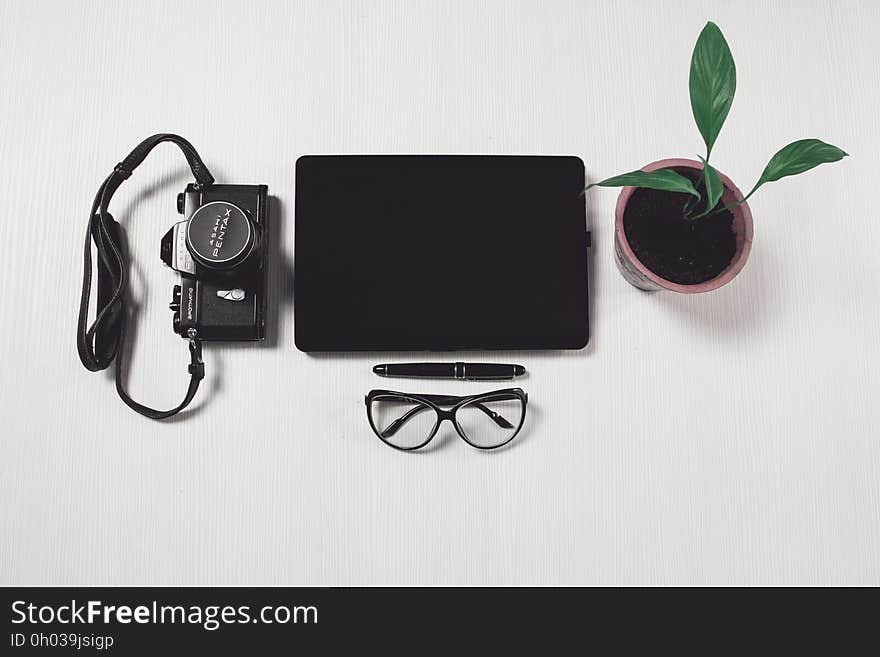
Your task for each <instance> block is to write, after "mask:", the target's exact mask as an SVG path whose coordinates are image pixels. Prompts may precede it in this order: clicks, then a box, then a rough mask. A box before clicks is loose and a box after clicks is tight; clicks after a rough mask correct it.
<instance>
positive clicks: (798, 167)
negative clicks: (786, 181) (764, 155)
mask: <svg viewBox="0 0 880 657" xmlns="http://www.w3.org/2000/svg"><path fill="white" fill-rule="evenodd" d="M847 155H849V153H845V152H844V151H842V150H840V149H839V148H838V147H837V146H832V145H831V144H826V143H825V142H824V141H820V140H819V139H801V140H799V141H793V142H791V143H790V144H789V145H788V146H785V147H783V148H782V149H780V150H779V151H778V152H777V153H776V155H774V156H773V157H771V158H770V162H768V163H767V166H766V167H764V173H762V174H761V177H760V178H759V179H758V183H757V184H756V185H755V187H754V189H752V191H751V192H749V196H751V195H752V194H754V193H755V190H756V189H758V187H760V186H761V185H763V184H764V183H768V182H774V181H776V180H779V179H780V178H785V177H786V176H796V175H797V174H799V173H803V172H804V171H809V170H810V169H812V168H813V167H817V166H819V165H820V164H825V163H826V162H837V161H838V160H842V159H843V158H845V157H846V156H847Z"/></svg>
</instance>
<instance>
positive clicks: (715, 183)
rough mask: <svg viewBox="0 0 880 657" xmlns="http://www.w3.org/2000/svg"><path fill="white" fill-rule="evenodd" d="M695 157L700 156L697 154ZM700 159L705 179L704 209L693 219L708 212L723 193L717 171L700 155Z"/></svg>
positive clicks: (722, 186) (722, 185)
mask: <svg viewBox="0 0 880 657" xmlns="http://www.w3.org/2000/svg"><path fill="white" fill-rule="evenodd" d="M697 157H700V156H699V155H697ZM700 161H701V162H702V163H703V177H704V178H705V181H706V211H705V212H703V213H702V214H699V215H697V216H696V217H694V219H699V218H700V217H704V216H706V215H707V214H709V213H710V212H711V211H712V210H713V209H714V208H715V206H716V205H717V204H718V201H719V200H720V199H721V195H722V194H723V193H724V184H723V183H722V182H721V176H720V175H719V173H718V172H717V171H716V170H715V168H714V167H713V166H712V165H711V164H709V163H708V162H706V160H704V159H703V158H702V157H700Z"/></svg>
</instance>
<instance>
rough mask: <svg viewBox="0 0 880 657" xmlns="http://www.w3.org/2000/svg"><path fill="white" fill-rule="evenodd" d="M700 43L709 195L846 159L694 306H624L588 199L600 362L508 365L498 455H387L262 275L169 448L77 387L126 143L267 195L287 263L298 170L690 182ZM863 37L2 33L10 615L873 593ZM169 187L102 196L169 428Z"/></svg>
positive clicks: (485, 6) (416, 12)
mask: <svg viewBox="0 0 880 657" xmlns="http://www.w3.org/2000/svg"><path fill="white" fill-rule="evenodd" d="M707 19H713V20H715V21H716V22H718V24H719V25H721V27H722V29H723V30H724V32H725V34H726V36H727V38H728V40H729V42H730V44H731V47H732V50H733V53H734V56H735V58H736V62H737V68H738V73H739V88H738V90H737V97H736V101H735V102H734V105H733V110H732V112H731V114H730V117H729V119H728V122H727V125H726V126H725V128H724V130H723V132H722V134H721V137H720V139H719V141H718V144H717V146H716V150H715V153H714V154H713V156H714V157H715V162H716V166H718V167H719V168H720V169H721V170H722V171H724V172H726V173H727V174H729V175H730V176H731V177H732V178H733V179H734V180H736V181H738V182H739V183H740V184H741V186H743V187H748V186H750V185H751V183H752V182H753V181H754V180H755V179H756V177H757V176H758V174H759V173H760V170H761V168H762V167H763V165H764V164H765V162H766V161H767V159H768V158H769V156H770V155H771V154H772V153H773V152H774V151H775V150H776V149H777V148H779V147H781V146H782V145H784V144H785V143H787V142H788V141H791V140H793V139H797V138H802V137H819V138H824V139H827V140H829V141H832V142H833V143H836V144H838V145H840V146H842V147H843V148H845V149H846V150H848V151H849V152H851V153H852V157H850V158H848V159H847V160H845V161H844V162H842V163H840V164H836V165H833V166H828V167H823V168H821V169H817V170H815V171H812V172H810V173H807V174H805V175H803V176H801V177H798V178H793V179H790V180H785V181H782V182H779V183H776V184H773V185H768V186H767V187H766V188H764V189H763V190H762V191H761V192H760V193H759V194H757V195H756V196H755V197H754V200H753V203H752V208H753V213H754V216H755V243H754V249H753V251H752V256H751V259H750V261H749V263H748V264H747V266H746V268H745V270H744V271H743V273H742V275H741V276H740V277H739V278H738V279H737V280H736V281H734V282H733V283H732V284H731V285H729V286H728V287H726V288H724V289H722V290H719V291H718V292H716V293H713V294H710V295H705V296H700V297H695V298H690V297H684V296H673V295H671V294H665V293H663V294H655V295H645V294H642V293H639V292H637V291H636V290H634V289H633V288H631V287H630V286H628V285H627V284H626V283H625V282H624V281H623V279H622V278H621V277H620V276H619V275H618V274H617V272H616V270H615V268H614V264H613V260H612V251H611V233H612V222H613V208H614V202H615V198H616V192H615V191H614V190H595V191H594V192H591V193H590V197H589V206H590V212H589V214H590V220H591V222H592V225H593V230H594V238H595V247H596V248H595V249H594V254H595V261H594V266H593V270H592V273H593V276H594V283H593V294H594V297H593V308H594V314H593V321H592V329H593V341H592V344H591V345H590V347H589V348H588V349H586V350H584V351H583V352H578V353H552V354H551V353H540V354H528V355H521V354H500V355H497V358H498V359H499V360H508V359H515V360H517V361H522V362H523V363H524V364H525V365H526V366H527V367H528V369H529V371H530V375H529V377H528V378H527V379H526V380H524V382H523V384H522V385H523V387H524V388H526V389H527V390H528V392H529V395H530V400H531V404H532V405H531V408H530V418H529V426H528V431H527V433H526V435H525V436H523V439H521V440H520V441H519V443H518V444H516V446H515V447H513V448H511V449H509V450H507V451H505V452H503V453H500V454H483V453H479V452H476V451H475V450H472V449H470V448H468V447H467V446H466V445H464V443H462V442H460V441H457V440H449V441H446V442H445V443H444V444H442V446H441V448H440V449H437V450H434V451H432V452H431V453H428V454H419V455H406V454H399V453H395V452H393V451H391V450H390V449H387V448H385V447H384V446H382V445H381V444H380V443H379V441H378V440H376V439H375V437H373V436H372V434H371V433H370V432H369V430H368V428H367V425H366V422H365V417H364V409H363V402H362V398H363V394H364V393H365V392H366V391H367V390H368V389H370V388H371V387H377V386H378V384H379V383H381V381H379V380H377V379H376V378H375V377H373V375H372V374H371V373H370V365H371V364H373V363H374V362H376V361H377V360H380V357H379V356H376V355H349V356H341V355H340V356H322V357H310V356H306V355H304V354H301V353H299V352H297V351H296V350H295V349H294V347H293V308H292V305H291V303H290V293H291V287H290V280H289V277H288V276H286V275H282V274H277V275H276V276H275V277H274V278H275V283H276V286H277V287H278V288H279V295H278V297H276V298H277V299H283V303H281V304H280V306H281V307H280V319H281V322H280V335H279V342H278V344H277V346H275V347H271V346H270V347H264V348H235V347H219V348H218V347H215V346H210V347H208V348H207V350H206V361H207V370H208V379H207V380H206V385H205V389H204V392H203V393H202V394H201V395H200V399H199V406H198V412H197V413H196V414H195V415H194V416H192V417H190V418H188V419H186V420H181V421H178V422H171V423H166V424H159V423H155V422H151V421H149V420H144V419H141V418H139V417H137V416H135V415H134V414H132V412H131V411H129V410H128V409H127V408H125V407H124V406H123V405H122V403H121V402H119V400H118V399H117V398H116V396H115V393H114V391H113V386H112V382H111V379H110V378H109V376H106V375H105V374H89V373H87V372H86V371H85V370H84V369H83V368H82V367H81V366H80V364H79V361H78V359H77V357H76V352H75V346H74V322H75V316H76V308H77V303H78V296H79V291H78V287H79V277H80V275H81V273H80V270H81V263H80V257H81V242H82V233H83V229H84V225H85V221H86V218H87V209H88V207H89V204H90V202H91V198H92V194H94V191H95V189H96V188H97V186H98V184H99V182H100V181H101V179H102V178H103V176H104V175H105V174H106V172H107V171H109V169H110V167H112V165H113V164H114V163H115V162H117V161H118V160H119V159H120V158H121V157H122V156H123V155H124V154H125V153H126V152H127V151H128V150H129V149H130V148H131V147H132V146H133V145H134V144H135V143H137V142H138V141H139V140H140V139H141V138H143V137H144V136H146V135H148V134H151V133H154V132H158V131H174V132H178V133H180V134H183V135H185V136H187V137H188V138H189V139H190V140H191V141H192V142H193V143H194V144H195V145H196V146H197V148H198V149H199V150H200V152H201V153H202V155H203V156H204V158H205V159H206V161H207V162H208V163H209V165H210V167H211V169H212V170H213V171H214V173H215V175H217V177H218V179H220V180H222V181H229V182H265V183H268V185H269V187H270V190H271V191H272V192H273V193H274V194H275V195H276V196H277V197H278V198H279V201H280V205H281V220H282V221H283V223H284V228H283V231H284V233H283V244H282V251H283V253H284V254H285V257H286V258H287V259H289V258H290V255H291V254H292V251H293V238H294V236H293V230H292V226H293V212H292V208H293V201H294V177H293V164H294V161H295V159H296V157H297V156H299V155H301V154H305V153H505V154H516V153H527V154H530V153H539V154H576V155H579V156H581V157H583V159H584V160H585V162H586V163H587V171H588V176H590V178H591V179H593V180H595V179H598V178H600V177H605V176H608V175H611V174H615V173H619V172H622V171H626V170H630V169H633V168H635V167H637V166H641V165H643V164H645V163H647V162H649V161H652V160H654V159H657V158H660V157H664V156H693V155H694V154H695V153H697V152H700V150H701V148H700V138H699V134H698V132H697V130H696V128H695V127H694V125H693V120H692V117H691V115H690V110H689V104H688V94H687V71H688V62H689V57H690V51H691V48H692V46H693V42H694V40H695V38H696V36H697V34H698V32H699V30H700V28H701V27H702V25H703V24H704V23H705V21H706V20H707ZM878 24H880V5H878V4H877V3H876V2H873V1H868V0H865V1H863V2H835V1H825V2H821V1H818V0H813V1H798V2H795V1H793V0H791V1H784V2H783V1H777V2H766V1H752V0H747V1H746V0H744V1H741V2H736V3H733V2H720V1H719V2H711V1H707V0H702V1H700V2H692V1H684V0H670V1H666V2H662V3H659V2H647V1H645V2H633V1H628V2H623V1H621V0H614V1H609V2H584V1H571V2H563V1H552V0H550V1H548V0H545V1H543V2H538V1H530V2H520V1H516V2H514V1H507V2H503V1H497V2H466V1H460V2H443V1H437V0H431V1H416V2H412V1H409V2H404V1H398V2H328V1H326V0H313V1H308V2H307V1H299V2H295V1H294V2H277V3H269V2H262V3H252V2H210V3H207V2H187V3H180V2H113V3H110V2H86V3H67V2H43V1H9V0H2V1H0V189H2V200H3V208H4V216H3V218H2V220H0V244H2V245H3V248H2V257H0V290H2V294H3V302H2V304H0V325H2V326H3V336H4V343H5V347H4V357H3V363H2V368H0V377H2V396H0V410H2V418H3V420H2V421H3V428H2V439H0V523H2V531H0V583H2V584H245V583H247V584H353V585H359V584H413V583H424V584H469V583H473V584H517V583H518V584H539V583H559V584H569V583H570V584H594V583H607V584H646V583H647V584H670V583H674V584H703V583H722V584H723V583H729V584H788V583H798V584H874V585H877V584H880V556H878V551H880V447H878V439H880V411H878V407H877V404H876V399H877V393H878V390H880V380H878V378H880V377H878V373H877V367H878V355H880V347H878V342H880V331H878V325H880V309H878V304H877V290H878V283H880V265H878V256H877V254H878V247H880V221H878V218H877V202H876V193H875V188H876V181H877V180H878V179H880V169H878V164H877V162H878V153H880V128H878V118H877V117H878V113H877V108H878V106H880V97H878V96H880V86H878V83H877V81H878V77H877V71H878V63H877V62H878V61H880V48H878V43H877V39H876V34H875V32H876V26H877V25H878ZM186 180H187V172H186V171H185V169H184V166H183V163H182V161H181V158H180V157H179V155H178V154H177V153H176V152H175V151H174V149H173V147H171V146H167V147H163V148H161V149H159V150H158V151H157V152H156V153H155V155H154V156H153V157H152V159H150V160H148V161H147V163H146V164H144V165H143V167H142V168H141V169H139V170H138V171H137V173H136V174H135V176H134V178H132V180H131V181H130V182H129V183H128V184H127V185H126V186H125V187H123V189H122V190H121V191H120V192H119V194H118V195H117V198H116V199H114V212H115V214H116V215H117V216H118V217H120V218H122V220H123V223H124V224H125V226H126V230H127V231H128V236H129V240H130V243H131V247H132V251H133V253H134V258H135V261H136V268H135V274H134V287H135V291H136V296H137V299H138V302H139V304H140V310H141V312H142V316H141V321H142V324H141V326H140V328H139V330H138V333H137V341H136V345H135V348H134V362H133V365H132V372H131V379H132V380H131V390H132V392H133V393H134V394H135V395H137V396H139V397H140V398H141V399H144V400H145V401H149V402H152V403H153V404H159V405H162V404H165V405H171V404H173V403H176V401H177V399H178V396H179V395H180V394H181V393H182V391H183V389H184V387H185V377H186V375H185V371H184V362H185V358H186V356H185V349H186V348H185V345H184V344H183V342H182V341H181V340H179V339H178V338H176V337H175V336H174V335H173V334H172V333H171V330H170V317H169V312H168V311H167V310H166V308H165V304H166V303H167V299H168V296H169V295H170V290H171V285H172V284H173V282H174V276H173V275H172V273H171V272H169V271H168V270H166V269H165V268H164V267H163V265H162V264H161V262H160V261H159V259H158V257H157V256H158V241H159V238H160V237H161V235H162V233H163V232H164V231H165V230H166V228H167V227H168V226H169V225H170V224H171V222H173V221H175V220H176V219H177V215H176V214H175V212H174V196H175V193H176V192H177V191H178V190H179V189H180V188H181V186H182V185H183V184H184V183H185V182H186ZM288 264H289V262H288ZM145 281H149V286H147V287H145V286H144V282H145ZM481 356H482V355H480V354H475V355H472V357H473V358H479V357H481ZM424 386H425V387H426V389H427V388H428V387H429V388H431V389H432V390H436V391H443V390H449V391H459V392H460V391H462V390H471V389H473V390H478V389H482V388H483V387H484V386H481V385H479V384H468V385H464V384H452V383H447V384H444V383H430V382H429V383H426V384H424Z"/></svg>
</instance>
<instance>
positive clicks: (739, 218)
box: [614, 159, 752, 294]
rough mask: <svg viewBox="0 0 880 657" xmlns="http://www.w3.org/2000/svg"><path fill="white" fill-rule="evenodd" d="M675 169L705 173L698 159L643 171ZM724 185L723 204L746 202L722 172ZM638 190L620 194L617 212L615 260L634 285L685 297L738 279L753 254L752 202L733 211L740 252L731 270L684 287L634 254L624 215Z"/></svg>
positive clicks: (663, 162)
mask: <svg viewBox="0 0 880 657" xmlns="http://www.w3.org/2000/svg"><path fill="white" fill-rule="evenodd" d="M673 167H677V168H689V169H697V170H700V171H702V169H703V163H702V162H697V161H696V160H677V159H670V160H659V161H657V162H652V163H651V164H649V165H648V166H646V167H643V168H642V171H657V170H658V169H671V168H673ZM719 173H721V172H719ZM721 182H722V183H723V184H724V193H723V194H722V195H721V201H722V202H723V203H724V204H725V205H728V206H729V205H731V204H733V203H736V202H738V201H741V200H742V198H743V194H742V192H741V191H739V189H738V188H737V186H736V185H734V184H733V182H731V180H730V178H728V177H727V176H725V175H724V174H723V173H721ZM635 189H636V188H635V187H624V188H623V189H622V190H621V191H620V196H618V197H617V209H616V210H615V213H614V214H615V216H614V253H615V256H616V258H615V259H616V261H617V267H618V269H620V273H621V274H623V277H624V278H625V279H626V280H627V281H628V282H630V283H631V284H632V285H635V286H636V287H637V288H640V289H642V290H672V291H673V292H682V293H684V294H695V293H697V292H709V291H710V290H714V289H716V288H719V287H721V286H722V285H725V284H726V283H729V282H730V281H732V280H733V278H734V276H736V275H737V274H738V273H739V272H740V270H741V269H742V268H743V265H745V264H746V260H747V259H748V257H749V251H751V250H752V211H751V210H750V209H749V204H748V203H743V204H742V205H740V206H738V207H736V208H734V209H733V232H734V233H735V234H736V252H735V253H734V255H733V260H731V261H730V264H729V265H728V266H727V268H726V269H724V271H722V272H721V273H720V274H718V276H716V277H715V278H710V279H709V280H708V281H703V282H702V283H697V284H696V285H682V284H680V283H673V282H672V281H667V280H666V279H665V278H663V277H662V276H658V275H657V274H655V273H654V272H652V271H651V270H650V269H648V268H647V267H646V266H645V265H643V264H642V263H641V261H640V260H639V259H638V258H637V257H636V255H635V253H633V250H632V248H631V247H630V245H629V242H628V241H627V239H626V232H625V231H624V229H623V212H624V210H626V204H627V203H628V202H629V198H630V196H632V193H633V192H634V191H635Z"/></svg>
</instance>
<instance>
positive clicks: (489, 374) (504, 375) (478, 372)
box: [455, 363, 516, 381]
mask: <svg viewBox="0 0 880 657" xmlns="http://www.w3.org/2000/svg"><path fill="white" fill-rule="evenodd" d="M515 375H516V366H514V365H503V364H496V363H456V364H455V378H456V379H465V380H467V381H506V380H509V379H512V378H513V377H514V376H515Z"/></svg>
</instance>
